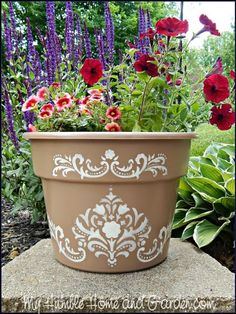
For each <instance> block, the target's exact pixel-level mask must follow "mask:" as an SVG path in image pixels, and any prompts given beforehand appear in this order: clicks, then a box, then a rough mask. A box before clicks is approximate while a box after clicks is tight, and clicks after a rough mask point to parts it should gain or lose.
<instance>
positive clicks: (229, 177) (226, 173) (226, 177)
mask: <svg viewBox="0 0 236 314" xmlns="http://www.w3.org/2000/svg"><path fill="white" fill-rule="evenodd" d="M222 177H223V178H224V181H225V182H227V181H228V180H229V179H232V178H233V174H232V173H230V172H226V171H222Z"/></svg>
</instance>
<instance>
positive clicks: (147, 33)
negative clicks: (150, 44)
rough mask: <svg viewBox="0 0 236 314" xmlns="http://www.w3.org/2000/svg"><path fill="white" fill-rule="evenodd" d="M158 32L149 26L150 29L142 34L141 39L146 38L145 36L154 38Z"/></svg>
mask: <svg viewBox="0 0 236 314" xmlns="http://www.w3.org/2000/svg"><path fill="white" fill-rule="evenodd" d="M156 33H157V32H156V30H155V29H152V28H148V30H147V31H146V32H145V33H142V34H140V36H139V39H144V38H145V37H148V38H149V39H151V40H153V38H154V36H155V35H156Z"/></svg>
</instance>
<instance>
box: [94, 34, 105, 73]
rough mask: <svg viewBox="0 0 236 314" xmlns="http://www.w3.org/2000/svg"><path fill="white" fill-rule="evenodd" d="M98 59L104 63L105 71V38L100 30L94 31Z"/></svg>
mask: <svg viewBox="0 0 236 314" xmlns="http://www.w3.org/2000/svg"><path fill="white" fill-rule="evenodd" d="M94 34H95V40H96V46H97V52H98V58H99V60H100V61H101V63H102V66H103V69H105V58H104V46H103V37H102V32H101V31H100V30H97V29H96V28H95V29H94Z"/></svg>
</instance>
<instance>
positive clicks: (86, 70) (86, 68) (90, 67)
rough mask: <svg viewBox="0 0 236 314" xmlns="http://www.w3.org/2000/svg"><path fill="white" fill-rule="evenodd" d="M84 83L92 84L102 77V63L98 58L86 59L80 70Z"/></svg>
mask: <svg viewBox="0 0 236 314" xmlns="http://www.w3.org/2000/svg"><path fill="white" fill-rule="evenodd" d="M80 74H81V75H82V76H83V78H84V81H85V83H87V84H89V85H93V84H95V83H97V81H98V80H99V79H100V78H101V77H102V75H103V72H102V63H101V61H100V60H98V59H86V60H85V62H84V65H83V66H82V68H81V70H80Z"/></svg>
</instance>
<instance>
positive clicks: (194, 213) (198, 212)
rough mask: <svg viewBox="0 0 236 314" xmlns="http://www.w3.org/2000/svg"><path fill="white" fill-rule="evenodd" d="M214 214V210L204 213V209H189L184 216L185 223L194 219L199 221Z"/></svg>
mask: <svg viewBox="0 0 236 314" xmlns="http://www.w3.org/2000/svg"><path fill="white" fill-rule="evenodd" d="M213 212H214V210H213V209H212V210H208V211H206V209H205V208H194V207H192V208H190V209H189V210H188V211H187V214H186V216H185V220H184V221H185V222H189V221H191V220H194V219H199V218H201V217H205V216H208V215H210V214H212V213H213Z"/></svg>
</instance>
